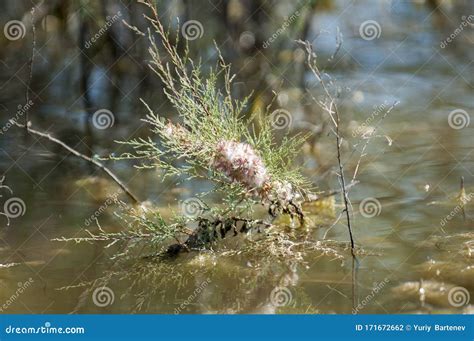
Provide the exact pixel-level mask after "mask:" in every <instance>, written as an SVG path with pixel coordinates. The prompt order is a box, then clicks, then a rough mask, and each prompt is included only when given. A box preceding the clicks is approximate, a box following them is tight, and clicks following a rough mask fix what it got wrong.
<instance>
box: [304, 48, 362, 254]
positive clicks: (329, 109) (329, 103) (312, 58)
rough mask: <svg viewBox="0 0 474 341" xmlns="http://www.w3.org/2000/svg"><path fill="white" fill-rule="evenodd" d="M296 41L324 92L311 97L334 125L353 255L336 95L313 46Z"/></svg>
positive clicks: (353, 245)
mask: <svg viewBox="0 0 474 341" xmlns="http://www.w3.org/2000/svg"><path fill="white" fill-rule="evenodd" d="M297 42H298V43H299V44H301V45H303V47H304V49H305V50H306V53H307V59H306V62H307V65H308V67H309V69H310V71H311V72H312V74H313V75H314V76H315V77H316V79H317V80H318V82H319V84H321V86H322V88H323V91H324V94H325V101H319V100H317V99H315V98H314V96H312V98H313V100H314V101H315V102H316V103H317V104H318V105H319V106H320V107H321V108H322V109H323V110H324V111H325V112H326V113H327V114H328V115H329V117H330V118H331V121H332V123H333V125H334V127H333V129H332V130H333V132H334V135H335V136H336V150H337V162H338V168H339V174H338V176H339V183H340V185H341V191H342V195H343V199H344V212H345V214H346V220H347V229H348V231H349V238H350V242H351V253H352V255H353V256H354V257H355V254H354V248H355V244H354V237H353V233H352V224H351V218H350V210H349V206H350V201H349V196H348V194H347V188H346V179H345V176H344V166H343V164H342V159H341V143H342V140H343V138H342V137H341V134H340V129H339V127H340V122H341V120H340V116H339V110H338V107H337V103H336V97H337V96H335V95H333V94H331V92H330V91H329V89H328V86H327V84H326V81H325V80H324V79H323V75H322V73H321V71H320V69H319V67H318V65H317V63H316V60H317V56H316V53H315V52H314V51H313V47H312V45H311V43H310V42H308V41H302V40H298V41H297Z"/></svg>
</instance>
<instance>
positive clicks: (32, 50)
mask: <svg viewBox="0 0 474 341" xmlns="http://www.w3.org/2000/svg"><path fill="white" fill-rule="evenodd" d="M31 31H32V35H33V42H32V47H31V58H30V61H29V63H28V64H29V65H28V68H29V75H28V83H27V84H26V95H25V97H26V105H28V104H29V102H30V88H31V81H32V79H33V62H34V61H35V48H36V28H35V7H32V8H31ZM28 122H29V115H28V110H26V111H25V129H26V131H28Z"/></svg>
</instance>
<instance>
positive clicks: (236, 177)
mask: <svg viewBox="0 0 474 341" xmlns="http://www.w3.org/2000/svg"><path fill="white" fill-rule="evenodd" d="M212 167H213V168H214V169H216V170H218V171H221V172H223V173H224V174H225V175H227V176H228V177H229V178H230V180H232V181H236V182H239V183H241V184H243V185H244V186H245V187H247V188H248V189H249V190H257V191H260V190H262V188H263V186H264V185H265V184H266V183H267V182H268V181H269V180H270V176H269V175H268V172H267V169H266V168H265V165H264V164H263V160H262V158H261V157H260V156H259V155H258V154H257V153H256V152H255V150H254V149H253V148H252V147H251V146H250V145H249V144H247V143H242V142H234V141H225V140H224V141H220V142H219V143H218V144H217V148H216V154H215V156H214V159H213V160H212Z"/></svg>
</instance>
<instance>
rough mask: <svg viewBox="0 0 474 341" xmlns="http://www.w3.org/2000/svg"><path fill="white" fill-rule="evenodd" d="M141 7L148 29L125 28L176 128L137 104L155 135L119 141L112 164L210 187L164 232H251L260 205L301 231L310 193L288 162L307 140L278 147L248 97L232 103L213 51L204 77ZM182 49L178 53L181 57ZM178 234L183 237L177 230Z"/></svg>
mask: <svg viewBox="0 0 474 341" xmlns="http://www.w3.org/2000/svg"><path fill="white" fill-rule="evenodd" d="M143 3H145V4H146V5H147V6H148V7H149V8H150V10H151V12H152V16H151V17H150V16H147V15H145V18H146V19H147V20H148V22H149V23H150V26H151V28H150V29H148V31H147V32H146V33H144V32H141V31H139V29H138V28H136V27H132V26H129V27H130V28H131V29H133V30H134V31H135V32H137V33H138V34H141V35H146V36H147V37H148V40H149V42H150V48H149V53H150V56H151V60H150V63H149V67H150V68H151V70H152V71H153V72H154V73H155V74H156V75H158V77H159V78H160V79H161V81H162V83H163V86H164V87H163V91H164V94H165V95H166V97H167V98H168V100H169V101H170V103H171V104H172V105H173V107H174V108H175V110H176V112H177V116H178V120H177V121H176V122H174V121H170V120H167V119H165V118H164V117H162V116H161V115H159V114H157V113H155V112H154V110H153V109H152V108H150V106H149V105H148V104H147V103H146V102H145V101H143V100H142V102H143V103H144V105H145V106H146V108H147V109H148V115H147V116H146V117H145V118H144V119H143V120H144V121H145V122H146V123H148V124H149V126H150V129H151V132H152V133H153V135H152V136H149V137H148V138H135V139H131V140H128V141H119V143H121V144H124V145H127V146H129V147H131V148H130V149H131V151H128V152H126V153H124V154H122V155H119V156H116V157H114V159H116V160H124V159H133V160H140V161H141V162H140V164H139V165H137V167H138V168H158V169H160V171H161V172H163V174H164V177H165V178H166V177H169V176H173V177H176V178H179V179H181V180H192V179H202V180H205V181H212V182H213V183H214V187H213V189H212V190H211V191H209V192H205V193H200V194H198V196H199V201H198V202H199V204H198V206H200V207H198V208H197V211H198V214H197V216H196V215H195V214H192V215H191V216H190V215H189V214H186V212H184V214H180V215H177V216H176V217H175V218H174V220H173V222H170V223H169V225H170V226H175V227H176V226H177V225H179V226H181V227H183V226H184V225H186V224H187V223H189V222H191V221H193V222H197V223H198V226H200V227H201V228H198V231H197V232H194V233H199V234H201V232H202V231H206V233H207V231H208V229H209V227H213V228H212V229H211V230H212V231H211V234H216V229H220V231H229V230H233V231H235V230H236V229H237V228H239V229H240V230H242V226H240V227H238V226H237V224H238V223H240V224H244V225H245V226H244V227H243V230H246V229H247V228H248V227H249V226H254V225H259V226H262V224H263V225H265V224H267V223H268V222H265V223H264V222H263V221H259V220H254V216H253V214H254V207H255V206H256V205H259V204H261V205H263V206H264V207H266V209H267V211H268V213H269V214H270V216H271V217H276V216H277V215H279V214H282V213H285V214H289V215H290V216H291V217H292V218H293V217H294V218H297V219H298V220H299V222H300V223H303V221H304V214H303V211H302V209H301V205H300V203H301V201H303V200H304V198H305V197H306V196H307V195H308V193H309V192H310V190H311V185H310V183H309V182H308V181H307V180H305V178H304V177H303V176H302V174H301V173H300V170H299V168H298V167H296V166H295V164H296V163H295V160H294V159H295V157H296V156H297V154H298V151H299V150H300V147H301V145H302V144H303V143H304V140H305V136H301V135H296V136H292V137H290V136H284V137H283V138H282V139H280V141H279V143H277V139H276V137H275V136H274V132H273V127H272V122H271V117H270V116H271V115H270V114H269V113H267V115H266V117H264V118H261V117H257V116H256V115H247V113H246V105H247V102H248V97H246V98H243V99H235V98H234V97H233V96H232V82H233V80H234V79H235V75H232V74H231V71H230V65H229V64H226V63H225V61H224V58H223V57H222V55H221V53H220V51H219V49H218V48H217V47H216V60H217V65H216V67H213V68H210V69H209V70H208V72H204V67H203V65H202V64H201V63H200V62H199V63H198V62H195V61H194V60H192V59H191V58H190V57H189V46H188V44H187V42H180V41H179V37H177V38H176V41H174V42H173V43H171V41H170V35H169V32H168V31H166V30H165V29H164V27H163V25H162V23H161V22H160V20H159V16H158V12H157V10H156V8H155V7H154V6H153V5H152V4H151V3H148V2H143ZM180 44H182V45H184V46H183V48H182V49H181V48H180V47H181V45H180ZM181 50H183V52H182V53H179V52H178V51H181ZM163 51H164V52H163ZM221 88H223V89H224V90H223V91H222V90H221ZM269 110H270V108H267V111H269ZM248 116H250V117H248ZM211 193H217V194H218V195H220V196H221V197H222V202H223V203H224V205H211V204H207V203H206V204H204V202H203V200H204V199H205V197H206V196H207V195H209V194H211ZM194 204H195V203H194ZM177 231H179V232H182V228H180V229H177ZM224 234H225V233H224ZM201 237H202V236H200V237H199V239H202V238H201ZM204 239H206V240H207V239H212V238H204ZM188 244H190V243H189V239H188ZM191 244H192V245H194V244H195V243H191ZM192 245H188V246H192Z"/></svg>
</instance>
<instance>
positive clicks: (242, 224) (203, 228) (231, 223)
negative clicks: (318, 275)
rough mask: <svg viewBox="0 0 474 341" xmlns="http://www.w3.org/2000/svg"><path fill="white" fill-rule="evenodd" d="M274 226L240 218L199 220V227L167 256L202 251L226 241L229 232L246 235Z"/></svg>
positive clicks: (171, 249) (166, 254)
mask: <svg viewBox="0 0 474 341" xmlns="http://www.w3.org/2000/svg"><path fill="white" fill-rule="evenodd" d="M271 226H272V224H270V223H267V222H264V221H263V220H253V219H245V218H239V217H231V218H225V219H222V218H217V219H212V220H211V219H207V218H199V219H198V227H197V229H196V230H194V231H193V232H192V233H191V234H190V235H189V237H188V238H187V239H186V240H185V241H184V242H183V243H177V244H173V245H170V246H169V247H168V248H167V250H166V252H165V254H164V255H165V256H176V255H178V254H179V253H181V252H186V251H190V250H193V249H194V250H195V249H200V248H202V247H206V246H208V245H209V243H212V242H213V241H216V240H218V239H224V238H225V237H226V236H227V233H228V232H232V234H233V236H237V235H238V234H241V233H245V232H248V231H250V230H251V229H254V228H256V229H257V231H258V232H260V228H261V227H263V228H268V227H271Z"/></svg>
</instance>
